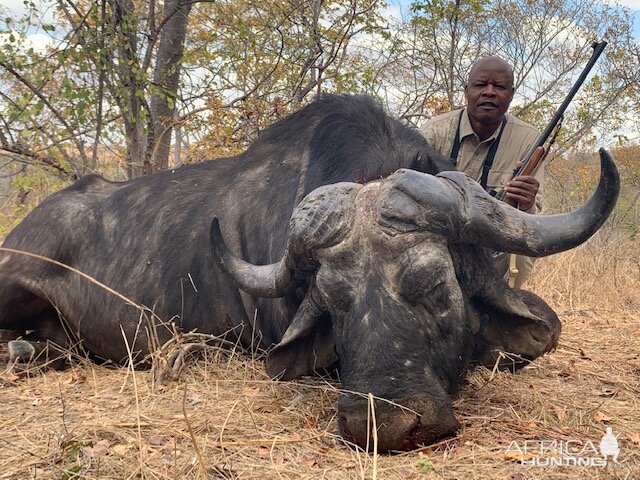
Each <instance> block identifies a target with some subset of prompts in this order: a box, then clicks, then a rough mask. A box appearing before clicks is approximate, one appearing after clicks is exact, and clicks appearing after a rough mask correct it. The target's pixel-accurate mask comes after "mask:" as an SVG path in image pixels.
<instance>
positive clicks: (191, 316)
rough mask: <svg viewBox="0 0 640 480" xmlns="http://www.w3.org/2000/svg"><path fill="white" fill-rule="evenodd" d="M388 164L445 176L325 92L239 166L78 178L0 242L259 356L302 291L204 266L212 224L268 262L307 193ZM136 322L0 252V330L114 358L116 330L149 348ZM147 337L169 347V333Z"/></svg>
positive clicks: (56, 272) (39, 267) (433, 157)
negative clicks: (256, 283)
mask: <svg viewBox="0 0 640 480" xmlns="http://www.w3.org/2000/svg"><path fill="white" fill-rule="evenodd" d="M399 167H407V168H412V169H416V170H421V171H425V172H431V173H436V172H439V171H441V170H446V169H451V168H452V166H451V164H450V163H449V162H448V161H446V160H445V159H444V158H442V157H441V156H440V155H438V154H437V153H436V152H435V151H434V150H432V149H431V148H430V147H429V146H428V145H427V144H426V142H425V141H424V139H423V138H422V136H421V135H420V134H419V133H418V132H417V131H415V130H414V129H412V128H409V127H407V126H405V125H404V124H402V123H400V122H399V121H397V120H395V119H392V118H390V117H389V116H388V115H386V114H385V113H384V112H383V111H382V109H381V108H380V107H379V106H378V105H377V104H376V103H375V102H374V101H373V100H372V99H371V98H368V97H365V96H346V95H345V96H335V95H326V96H323V97H321V98H320V99H319V100H317V101H316V102H314V103H312V104H310V105H309V106H307V107H305V108H303V109H302V110H301V111H299V112H297V113H295V114H293V115H291V116H289V117H287V118H285V119H283V120H281V121H280V122H278V123H276V124H275V125H273V126H271V127H270V128H268V129H267V130H265V131H264V132H263V134H262V135H261V137H260V139H259V140H258V141H256V142H255V143H254V144H252V145H251V146H250V147H249V149H248V150H247V151H246V152H245V153H243V154H241V155H239V156H237V157H233V158H226V159H220V160H215V161H206V162H203V163H199V164H196V165H189V166H184V167H181V168H179V169H176V170H170V171H164V172H160V173H157V174H155V175H151V176H147V177H141V178H137V179H134V180H131V181H127V182H121V183H115V182H110V181H107V180H105V179H103V178H101V177H98V176H87V177H84V178H82V179H80V180H79V181H78V182H76V183H75V184H74V185H72V186H71V187H69V188H66V189H65V190H62V191H60V192H58V193H56V194H54V195H51V196H50V197H49V198H47V199H46V200H45V201H43V202H42V203H41V204H40V205H39V206H38V207H37V208H36V209H35V210H34V211H33V212H31V213H30V214H29V215H28V216H27V217H26V218H25V220H24V221H23V222H22V223H21V224H20V225H19V226H18V227H16V228H15V230H13V231H12V232H11V233H10V234H9V236H8V237H7V239H6V240H5V242H4V244H3V246H4V247H6V248H11V249H16V250H23V251H27V252H32V253H36V254H39V255H42V256H44V257H48V258H51V259H54V260H56V261H58V262H61V263H64V264H66V265H68V266H70V267H73V268H75V269H77V270H79V271H80V272H83V273H85V274H87V275H89V276H91V277H93V278H95V279H96V280H98V281H99V282H101V283H103V284H104V285H106V286H108V287H110V288H113V289H114V290H116V291H117V292H119V293H121V294H123V295H125V296H126V297H128V298H129V299H131V300H132V301H133V302H135V303H137V304H141V305H144V306H146V307H148V308H149V309H152V310H153V311H154V312H155V314H156V315H157V317H158V321H159V322H173V323H175V325H176V326H177V328H179V329H182V330H185V331H191V330H194V329H197V330H198V331H199V332H207V333H212V334H216V335H222V334H224V333H225V332H228V331H229V330H233V332H235V333H236V334H237V335H239V336H240V337H241V340H242V343H243V345H245V346H249V345H253V342H254V339H253V338H252V337H253V336H254V335H256V336H258V337H259V339H258V340H259V341H260V343H259V345H260V346H261V347H263V348H267V347H269V346H270V345H272V344H274V343H277V342H278V341H279V340H280V339H281V338H282V335H283V334H284V332H285V330H286V328H287V326H288V324H289V323H290V321H291V318H292V317H293V315H294V313H295V312H296V311H297V309H298V306H299V304H300V302H301V300H302V296H303V295H304V293H305V292H304V290H305V289H304V288H303V289H302V290H301V293H299V292H292V293H291V294H289V295H288V296H286V297H285V298H282V299H277V300H265V299H254V298H251V297H249V296H248V295H246V294H244V293H240V292H239V291H238V289H237V288H236V286H235V285H234V284H233V283H232V282H230V281H229V280H228V279H227V278H226V277H225V276H224V275H223V274H222V273H221V272H220V271H219V270H218V268H217V267H216V266H215V264H214V262H213V260H212V258H211V254H210V249H209V245H208V237H207V234H206V232H207V231H208V228H209V223H210V221H211V218H212V216H214V215H217V216H218V217H219V218H220V219H221V220H222V223H223V225H224V229H225V235H226V238H227V239H228V241H229V243H230V244H231V245H232V247H233V249H234V250H235V251H236V253H238V254H241V255H242V256H243V257H244V258H246V259H248V260H250V261H251V262H254V263H257V264H260V263H270V262H274V261H276V260H277V259H278V258H279V257H280V256H281V255H282V253H283V249H284V247H285V244H286V241H287V236H288V224H289V218H290V216H291V212H292V211H293V209H294V207H295V206H296V205H297V204H298V203H299V202H300V200H301V199H302V198H303V197H304V196H305V195H306V194H307V193H309V192H310V191H311V190H313V189H315V188H317V187H318V186H320V185H324V184H330V183H335V182H338V181H345V180H346V181H352V182H366V181H369V180H374V179H378V178H380V177H385V176H387V175H389V174H391V173H392V172H394V171H395V170H396V169H398V168H399ZM254 318H255V324H254V322H253V319H254ZM60 319H62V321H63V322H64V324H65V328H64V329H63V328H62V325H60ZM146 323H147V322H146V320H145V319H144V318H142V317H141V315H140V312H139V310H138V309H137V308H136V307H134V306H132V305H129V304H127V303H126V302H125V301H123V300H122V299H121V298H119V297H117V296H115V295H114V294H112V293H109V292H107V291H105V290H104V289H102V288H99V287H98V286H96V285H95V284H94V283H92V282H90V281H88V280H87V279H86V278H84V277H82V276H81V275H79V274H77V273H74V272H71V271H69V270H67V269H64V268H62V267H60V266H56V265H54V264H51V263H47V262H46V261H44V260H41V259H36V258H32V257H28V256H24V255H20V254H16V253H6V252H0V329H10V330H15V331H17V332H19V333H21V334H23V335H24V334H26V332H27V331H31V333H29V335H28V338H32V339H34V340H40V339H51V340H54V341H55V342H56V343H59V344H65V343H67V342H68V341H67V340H66V339H67V338H68V337H71V342H73V341H75V339H80V340H81V341H82V344H83V346H84V347H85V349H86V350H88V351H89V352H90V353H91V354H93V355H95V356H97V357H101V358H105V359H110V360H114V361H116V362H121V361H123V359H125V358H126V357H127V349H126V348H125V344H124V340H123V332H124V335H125V336H126V337H127V339H128V342H129V343H131V344H132V343H134V339H135V345H132V347H133V351H134V352H139V354H140V355H138V358H140V356H141V355H144V354H147V353H148V352H149V348H148V344H149V341H148V338H147V335H146V333H145V332H146V329H147V328H149V326H148V325H147V324H146ZM121 327H122V329H123V332H121ZM157 328H158V333H159V336H160V341H161V342H162V341H164V340H166V339H167V338H168V337H169V334H170V327H169V326H168V325H166V326H163V325H162V324H160V325H159V326H157Z"/></svg>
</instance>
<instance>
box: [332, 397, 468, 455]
mask: <svg viewBox="0 0 640 480" xmlns="http://www.w3.org/2000/svg"><path fill="white" fill-rule="evenodd" d="M371 403H373V404H374V408H373V409H372V408H371ZM338 408H339V412H338V423H339V427H340V432H341V434H342V436H343V438H344V439H345V440H347V441H349V442H352V443H354V444H356V445H358V446H359V447H361V448H363V449H365V450H369V451H372V450H373V449H374V433H373V432H374V425H375V432H376V437H377V438H376V440H377V450H378V451H379V452H384V451H389V450H405V451H406V450H413V449H415V448H417V447H418V446H419V445H425V444H429V443H433V442H434V441H436V440H438V439H439V438H443V437H447V436H451V435H453V434H454V433H455V432H456V431H457V430H458V428H459V427H460V424H459V423H458V421H457V420H456V418H455V416H454V415H453V409H452V408H451V403H450V402H449V399H448V398H446V399H434V398H428V399H426V400H425V399H411V400H405V401H397V400H395V401H393V402H390V401H388V400H384V399H376V400H375V401H373V402H369V401H368V399H367V398H364V397H354V396H353V395H349V396H346V395H345V396H343V397H342V398H341V399H340V403H339V406H338ZM374 416H375V422H374Z"/></svg>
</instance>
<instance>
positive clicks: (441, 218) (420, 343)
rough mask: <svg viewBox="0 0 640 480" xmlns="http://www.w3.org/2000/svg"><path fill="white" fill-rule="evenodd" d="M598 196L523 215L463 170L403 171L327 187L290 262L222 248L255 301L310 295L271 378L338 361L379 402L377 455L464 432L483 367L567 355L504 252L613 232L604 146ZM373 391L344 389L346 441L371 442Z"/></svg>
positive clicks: (613, 193) (566, 244) (305, 210)
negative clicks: (474, 378)
mask: <svg viewBox="0 0 640 480" xmlns="http://www.w3.org/2000/svg"><path fill="white" fill-rule="evenodd" d="M600 155H601V170H602V173H601V178H600V183H599V185H598V188H597V190H596V193H595V194H594V195H593V197H592V198H591V199H590V201H589V202H588V203H587V204H585V205H584V206H583V207H581V208H580V209H578V210H576V211H574V212H572V213H568V214H561V215H555V216H536V215H529V214H527V213H524V212H521V211H519V210H517V209H515V208H511V207H510V206H507V205H506V204H505V203H502V202H499V201H497V200H495V199H494V198H492V197H491V196H489V195H488V194H487V193H485V192H484V190H483V189H482V188H481V187H480V186H479V185H478V184H477V183H476V182H474V181H472V180H470V179H469V178H468V177H467V176H466V175H464V174H462V173H459V172H444V173H441V174H439V175H438V176H437V177H434V176H431V175H428V174H424V173H419V172H415V171H411V170H404V169H402V170H398V171H397V172H395V173H394V174H393V175H391V176H390V177H388V178H386V179H383V180H380V181H376V182H371V183H369V184H366V185H364V186H363V185H358V184H354V183H339V184H335V185H329V186H324V187H321V188H319V189H317V190H315V191H314V192H312V193H311V194H310V195H308V196H307V197H306V198H305V199H304V200H303V201H302V202H301V204H300V205H299V206H298V207H297V208H296V210H295V211H294V213H293V216H292V220H291V227H290V230H291V235H290V237H289V242H288V245H287V249H286V252H285V254H284V255H283V257H282V259H281V260H280V261H279V262H277V263H274V264H270V265H260V266H256V265H252V264H249V263H247V262H245V261H243V260H242V259H241V258H239V257H237V256H236V255H234V254H233V253H232V252H231V251H230V250H229V248H228V247H227V246H226V245H225V243H224V239H223V236H222V234H221V232H220V227H219V223H218V220H217V219H216V218H214V220H213V222H212V225H211V240H212V250H213V252H214V256H215V257H216V261H217V263H218V265H219V266H220V267H221V268H222V269H223V270H225V272H227V274H228V275H229V277H230V278H232V279H233V281H234V283H235V284H236V285H238V287H239V288H241V289H242V290H244V291H245V292H247V293H249V294H251V295H255V296H268V297H279V296H282V295H286V294H287V293H289V292H290V291H292V290H294V289H296V288H299V287H300V286H303V287H304V288H305V289H306V292H307V293H306V296H305V298H304V300H303V302H302V303H301V304H300V307H299V309H298V311H297V312H296V314H295V316H294V317H293V319H292V321H291V325H290V326H289V329H288V330H287V332H286V334H285V336H284V338H283V339H282V340H281V341H280V343H279V344H278V345H276V346H275V348H274V349H272V350H271V352H270V354H269V357H268V359H267V371H268V372H269V374H270V375H271V376H272V377H280V378H284V379H290V378H296V377H299V376H300V375H304V374H306V373H308V372H310V371H312V370H313V369H317V368H319V367H325V366H327V365H328V364H329V363H330V362H331V361H337V362H338V363H339V371H340V379H341V382H342V385H343V387H344V389H345V391H347V392H360V393H362V392H367V393H372V394H373V395H374V396H375V397H376V398H378V399H379V400H377V401H376V402H375V412H376V417H377V426H378V430H377V437H378V448H379V449H381V450H391V449H410V448H413V447H415V446H416V445H418V444H422V443H428V442H431V441H433V440H434V439H437V438H438V437H441V436H445V435H450V434H452V433H453V432H454V431H455V430H456V429H457V428H458V422H457V420H456V419H455V417H454V414H453V410H452V407H451V403H450V400H449V395H450V394H451V393H452V392H454V391H455V388H456V386H457V384H458V382H459V379H460V376H461V375H462V374H463V373H464V371H465V369H466V368H467V367H468V366H469V365H470V364H471V363H480V364H484V365H487V366H490V367H493V366H494V365H495V364H496V362H499V363H502V365H503V366H508V365H509V363H508V362H501V356H500V355H501V351H504V352H511V353H512V354H515V358H514V360H513V362H514V364H513V366H514V367H515V368H518V367H520V366H523V365H524V364H526V363H527V362H528V361H530V360H533V359H535V358H537V357H538V356H540V355H542V354H544V353H546V352H548V351H550V350H551V349H553V348H555V346H556V345H557V342H558V336H559V334H560V322H559V320H558V317H557V316H556V315H555V313H554V312H553V310H551V308H550V307H549V306H548V305H547V304H546V303H545V302H544V301H543V300H541V299H540V298H539V297H537V296H535V295H534V294H532V293H530V292H526V291H524V290H514V289H511V288H509V287H508V286H507V285H506V283H505V282H504V281H503V280H502V279H501V278H499V276H498V274H497V272H496V271H495V269H494V268H493V266H492V262H491V252H492V251H502V252H504V251H506V252H513V253H518V254H523V255H528V256H537V257H539V256H544V255H550V254H553V253H557V252H561V251H564V250H567V249H570V248H573V247H575V246H577V245H579V244H581V243H582V242H584V241H585V240H587V239H588V238H589V237H590V236H591V235H593V233H595V232H596V231H597V229H598V228H599V227H600V226H601V225H602V224H603V222H604V221H605V220H606V218H607V217H608V215H609V213H610V212H611V210H612V209H613V207H614V206H615V202H616V199H617V197H618V193H619V188H620V185H619V178H618V173H617V170H616V168H615V165H614V164H613V161H612V160H611V158H610V157H609V155H608V154H607V153H606V152H605V151H604V150H601V153H600ZM368 407H369V399H368V397H367V396H363V395H358V394H351V393H343V394H342V395H341V398H340V400H339V409H338V410H339V412H338V419H339V423H340V429H341V433H342V435H343V436H344V437H345V438H347V439H349V440H351V441H353V442H355V443H357V444H358V445H370V444H371V443H370V441H369V440H370V438H369V437H370V426H371V422H370V418H369V416H370V414H371V410H370V409H369V408H368Z"/></svg>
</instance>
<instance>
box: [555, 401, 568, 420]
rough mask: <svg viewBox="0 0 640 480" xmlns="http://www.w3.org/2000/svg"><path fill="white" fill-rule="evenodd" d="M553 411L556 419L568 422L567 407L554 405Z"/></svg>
mask: <svg viewBox="0 0 640 480" xmlns="http://www.w3.org/2000/svg"><path fill="white" fill-rule="evenodd" d="M553 411H554V412H556V417H558V420H560V421H561V422H562V423H565V422H566V421H567V410H566V408H565V407H559V406H558V405H554V406H553Z"/></svg>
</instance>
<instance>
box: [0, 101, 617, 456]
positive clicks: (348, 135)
mask: <svg viewBox="0 0 640 480" xmlns="http://www.w3.org/2000/svg"><path fill="white" fill-rule="evenodd" d="M602 159H603V175H602V176H601V181H600V186H599V188H598V190H597V191H596V194H595V195H594V200H592V201H591V202H590V203H588V204H587V206H586V207H584V208H583V209H582V210H579V211H577V212H574V213H572V214H568V215H567V216H563V217H560V218H555V217H550V218H543V217H531V216H528V215H526V214H522V213H520V212H518V211H517V210H515V209H512V208H510V207H507V206H505V205H502V204H500V203H497V202H496V201H494V200H493V199H491V197H487V196H485V195H483V194H482V193H481V192H478V191H477V188H476V187H475V185H474V184H473V183H472V182H469V181H468V180H466V177H464V176H461V175H460V174H447V176H444V177H440V178H436V177H432V176H430V175H424V174H421V173H417V172H413V171H410V170H400V171H399V172H397V173H395V174H394V175H392V176H391V177H389V178H388V179H386V180H382V181H374V182H371V181H372V180H377V179H380V178H384V177H387V176H389V175H391V174H392V173H393V172H395V171H396V170H398V169H401V168H404V169H412V170H416V171H420V172H427V173H430V174H436V173H438V172H442V171H446V170H452V167H451V164H450V163H449V162H448V161H447V160H446V159H444V158H442V157H441V156H440V155H438V154H437V153H435V152H434V151H433V150H432V149H431V148H430V147H429V146H428V145H427V144H426V143H425V141H424V140H423V138H422V137H421V136H420V135H419V133H418V132H416V131H415V130H413V129H411V128H409V127H407V126H405V125H403V124H402V123H401V122H399V121H397V120H394V119H392V118H390V117H389V116H387V115H386V114H384V112H383V111H382V110H381V109H380V108H379V107H378V106H377V105H376V104H375V102H373V101H372V100H371V99H369V98H366V97H360V96H324V97H322V98H320V99H319V100H318V101H316V102H314V103H312V104H311V105H309V106H307V107H306V108H304V109H302V110H301V111H299V112H297V113H295V114H293V115H291V116H290V117H288V118H285V119H283V120H282V121H280V122H278V123H276V124H275V125H274V126H272V127H271V128H269V129H267V130H266V131H265V132H264V133H263V135H262V136H261V138H260V139H259V140H258V141H257V142H256V143H254V144H253V145H251V146H250V147H249V148H248V149H247V151H246V152H244V153H243V154H241V155H239V156H237V157H233V158H227V159H222V160H216V161H210V162H204V163H201V164H197V165H190V166H185V167H181V168H179V169H176V170H172V171H165V172H160V173H157V174H155V175H152V176H148V177H142V178H138V179H135V180H131V181H127V182H121V183H115V182H109V181H107V180H104V179H103V178H101V177H98V176H88V177H84V178H82V179H81V180H79V181H78V182H76V183H75V184H74V185H72V186H71V187H69V188H67V189H65V190H63V191H61V192H58V193H56V194H54V195H51V196H50V197H49V198H47V199H46V200H45V201H43V202H42V204H41V205H39V206H38V207H37V208H36V209H34V210H33V212H31V213H30V214H29V215H28V216H27V217H26V218H25V219H24V221H23V222H22V223H21V224H20V225H19V226H18V227H16V229H15V230H14V231H13V232H11V233H10V234H9V236H8V237H7V239H6V240H5V242H4V244H3V248H4V250H3V251H0V328H3V329H9V330H13V331H16V332H18V333H19V334H21V335H22V336H23V338H24V340H20V341H17V342H13V343H12V345H10V355H12V356H13V357H14V360H17V359H20V358H22V359H26V358H27V357H32V356H33V355H35V354H36V353H37V350H38V347H37V345H36V341H38V340H47V341H53V342H55V343H57V344H59V345H62V346H66V345H69V344H71V343H73V342H75V341H81V343H82V346H83V347H84V348H85V349H86V350H87V351H88V352H90V353H91V354H92V355H93V356H95V357H99V358H104V359H110V360H113V361H116V362H121V361H124V360H125V359H126V358H127V357H128V351H129V350H130V351H131V352H132V353H133V355H134V356H136V358H140V359H141V358H143V357H144V356H145V355H146V354H148V353H149V352H150V347H149V345H150V338H149V335H148V332H149V329H150V328H151V329H154V330H155V331H156V332H157V335H158V337H159V338H160V341H161V342H162V341H165V340H167V339H168V338H169V337H170V335H171V334H172V333H173V331H174V326H175V327H177V328H179V329H181V330H183V331H191V330H194V329H197V330H198V331H199V332H204V333H211V334H215V335H224V334H225V333H229V332H231V333H232V334H235V335H237V336H238V339H239V341H240V342H241V343H242V344H243V345H244V346H247V347H249V346H252V345H253V342H254V341H255V339H256V337H258V339H259V341H260V346H261V347H262V348H264V349H271V353H270V355H269V357H268V358H267V370H268V372H269V373H270V374H271V375H273V376H274V377H280V378H285V379H287V378H296V377H298V376H300V375H304V374H307V373H310V372H311V371H312V370H313V369H317V368H322V367H328V366H331V365H333V364H336V363H337V364H338V366H339V371H340V376H341V380H342V382H343V385H344V387H345V389H347V390H350V391H354V392H363V393H367V392H371V393H373V394H374V395H376V396H377V397H380V398H382V399H386V400H388V401H392V402H394V405H397V406H393V405H391V404H390V403H387V402H384V401H380V402H379V403H378V404H377V405H378V406H377V407H376V408H377V413H378V425H379V427H380V428H379V433H378V439H379V448H380V450H389V449H406V448H411V447H413V446H414V445H416V444H418V443H421V442H428V441H431V440H433V439H435V438H437V437H439V436H442V435H447V434H450V433H451V432H452V431H454V430H455V428H457V422H456V420H455V418H454V417H453V414H452V412H451V406H450V403H449V400H448V397H447V394H448V392H450V391H452V390H453V388H454V386H455V383H456V380H457V378H458V376H459V375H460V374H461V373H462V371H463V370H464V368H465V367H466V365H467V364H468V363H469V361H471V360H475V361H477V362H480V363H491V362H493V361H495V359H496V358H497V353H496V351H497V350H500V349H501V350H506V351H510V352H514V353H517V354H519V355H520V356H521V357H522V358H523V359H524V360H527V359H533V358H536V357H537V356H539V355H541V354H542V353H544V352H546V351H548V350H549V349H551V348H553V346H554V345H555V344H556V342H557V336H558V334H559V330H560V324H559V322H558V319H557V317H556V316H555V314H554V313H553V311H552V310H551V309H550V308H549V307H548V306H547V305H546V304H545V303H544V302H543V301H542V300H541V299H539V298H538V297H536V296H535V295H533V294H531V293H528V292H524V291H515V290H511V289H509V288H508V287H506V286H505V285H504V284H503V283H502V281H501V279H499V278H497V274H496V272H495V271H494V270H493V268H492V267H491V261H490V258H489V255H490V254H489V253H488V250H486V249H485V248H486V247H490V248H494V249H499V250H501V251H514V252H518V253H525V254H528V255H545V254H549V253H553V252H556V251H561V250H563V249H567V248H571V247H573V246H575V245H577V244H579V243H580V242H582V241H584V240H585V239H586V238H588V236H590V235H591V234H592V233H593V232H594V231H595V230H596V229H597V228H598V227H599V226H600V225H601V224H602V222H603V221H604V219H605V218H606V217H607V215H608V213H609V212H610V211H611V209H612V208H613V204H614V203H615V199H616V196H617V191H618V190H617V189H618V180H617V172H616V170H615V167H614V166H613V164H612V163H611V161H610V159H609V157H608V156H607V154H606V153H604V152H603V153H602ZM338 182H355V183H338ZM365 182H370V183H368V184H367V185H365V186H362V184H363V183H365ZM323 185H324V186H325V187H322V188H321V189H320V190H315V189H316V188H318V187H321V186H323ZM312 191H313V193H311V194H310V196H308V197H306V200H305V201H304V202H302V203H300V202H301V201H302V199H303V198H304V197H305V196H306V195H307V194H309V193H310V192H312ZM298 204H300V206H299V207H297V208H296V206H297V205H298ZM294 209H295V211H294ZM292 212H294V213H293V217H292V218H293V220H292V223H291V226H289V219H290V218H291V215H292ZM214 216H216V217H217V218H219V219H220V224H221V225H222V229H223V233H224V238H225V239H226V240H227V244H228V247H227V246H226V245H225V243H224V242H223V241H222V236H221V235H222V234H221V233H220V232H219V230H218V228H217V225H218V220H217V218H216V219H215V220H214V222H213V223H211V218H212V217H214ZM210 223H211V225H212V226H211V239H212V247H213V253H212V250H211V249H210V245H209V236H208V235H207V233H206V232H207V229H208V228H209V224H210ZM498 226H499V227H498ZM290 229H291V230H290ZM229 249H231V251H233V254H232V253H231V252H230V250H229ZM19 251H20V252H29V254H24V253H19ZM234 255H237V256H239V257H242V258H243V259H246V261H247V262H250V263H245V262H244V261H243V260H240V259H239V258H238V257H236V256H234ZM43 257H46V259H53V260H54V261H55V262H58V263H54V262H51V261H47V260H46V259H45V258H43ZM281 258H282V259H281ZM62 264H64V265H66V266H68V267H71V268H72V269H73V270H71V269H70V268H68V267H65V266H63V265H62ZM252 264H256V265H261V266H257V267H254V266H253V265H252ZM87 275H88V276H90V277H91V278H93V279H95V280H97V281H99V282H101V283H102V284H103V285H106V286H108V287H111V289H113V290H112V291H109V290H107V289H105V288H102V287H100V286H98V285H96V283H95V282H94V281H92V280H91V279H90V278H88V277H87ZM116 291H117V292H119V293H120V294H122V295H124V296H125V297H126V298H124V297H123V296H122V295H118V294H117V292H116ZM245 292H248V293H245ZM263 297H270V298H263ZM276 297H277V298H276ZM130 301H133V302H135V303H137V304H141V305H145V306H146V307H148V308H149V310H150V311H152V312H153V314H154V315H153V317H152V320H153V321H154V325H151V326H150V325H146V324H145V319H144V318H143V317H141V315H140V311H139V308H138V307H137V306H136V305H133V304H132V303H131V302H130ZM123 335H124V336H125V337H126V339H127V344H125V342H124V341H123ZM339 410H340V425H341V430H342V432H343V434H344V435H345V437H346V438H349V439H352V440H353V441H355V442H356V443H358V444H359V445H365V444H366V437H367V434H366V432H367V426H368V419H367V404H366V402H365V401H364V400H362V398H361V397H359V396H353V395H345V396H343V397H341V400H340V404H339Z"/></svg>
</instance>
